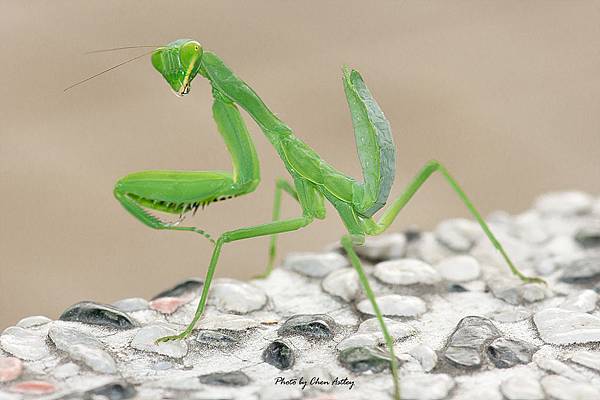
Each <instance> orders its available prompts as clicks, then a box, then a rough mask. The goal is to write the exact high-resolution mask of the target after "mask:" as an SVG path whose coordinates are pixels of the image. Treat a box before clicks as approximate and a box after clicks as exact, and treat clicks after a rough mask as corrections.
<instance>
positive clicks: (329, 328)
mask: <svg viewBox="0 0 600 400" xmlns="http://www.w3.org/2000/svg"><path fill="white" fill-rule="evenodd" d="M335 327H336V323H335V321H334V320H333V318H331V317H330V316H329V315H326V314H310V315H309V314H300V315H294V316H293V317H290V318H288V319H287V320H286V321H285V322H284V323H283V325H282V326H281V328H279V330H278V331H277V333H279V334H280V335H282V336H285V335H301V336H304V337H307V338H311V339H331V338H332V337H333V332H334V330H335Z"/></svg>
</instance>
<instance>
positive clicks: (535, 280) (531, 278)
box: [520, 276, 548, 286]
mask: <svg viewBox="0 0 600 400" xmlns="http://www.w3.org/2000/svg"><path fill="white" fill-rule="evenodd" d="M520 278H521V280H522V281H523V282H524V283H540V284H542V285H544V286H548V282H546V281H545V280H544V279H542V278H540V277H538V276H522V277H520Z"/></svg>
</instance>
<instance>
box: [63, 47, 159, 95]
mask: <svg viewBox="0 0 600 400" xmlns="http://www.w3.org/2000/svg"><path fill="white" fill-rule="evenodd" d="M107 51H108V50H107ZM153 51H154V50H152V51H149V52H147V53H144V54H141V55H139V56H136V57H133V58H130V59H129V60H125V61H123V62H120V63H119V64H117V65H114V66H112V67H110V68H108V69H105V70H104V71H102V72H98V73H97V74H94V75H92V76H90V77H89V78H85V79H84V80H82V81H79V82H77V83H74V84H72V85H71V86H69V87H67V88H65V90H63V92H66V91H67V90H71V89H73V88H74V87H75V86H79V85H81V84H82V83H85V82H87V81H89V80H91V79H94V78H96V77H98V76H100V75H102V74H105V73H107V72H109V71H112V70H113V69H115V68H119V67H120V66H122V65H125V64H127V63H130V62H132V61H135V60H138V59H140V58H142V57H145V56H147V55H149V54H152V52H153Z"/></svg>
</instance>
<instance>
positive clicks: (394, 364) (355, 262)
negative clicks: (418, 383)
mask: <svg viewBox="0 0 600 400" xmlns="http://www.w3.org/2000/svg"><path fill="white" fill-rule="evenodd" d="M353 238H354V240H353ZM356 238H357V236H351V235H346V236H344V237H343V238H342V240H341V242H342V246H343V247H344V249H345V250H346V253H347V255H348V258H349V259H350V263H352V266H353V267H354V269H355V270H356V272H357V273H358V279H359V281H360V284H361V286H362V287H363V289H364V290H365V294H366V295H367V298H368V299H369V302H370V303H371V306H373V310H374V311H375V316H376V317H377V321H379V326H380V328H381V332H382V333H383V337H384V339H385V344H386V346H387V348H388V351H389V352H390V369H391V370H392V378H393V379H394V399H396V400H400V381H399V377H398V359H397V358H396V355H395V354H394V340H393V339H392V337H391V336H390V333H389V332H388V330H387V326H386V325H385V322H384V321H383V315H382V314H381V310H380V309H379V305H378V304H377V301H376V300H375V294H374V293H373V290H372V289H371V285H369V280H368V279H367V275H366V274H365V271H364V270H363V267H362V264H361V262H360V259H359V258H358V256H357V255H356V251H354V248H353V245H354V244H360V243H355V242H356ZM359 238H360V239H362V240H361V242H362V241H364V236H359Z"/></svg>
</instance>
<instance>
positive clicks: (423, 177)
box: [366, 160, 545, 283]
mask: <svg viewBox="0 0 600 400" xmlns="http://www.w3.org/2000/svg"><path fill="white" fill-rule="evenodd" d="M434 172H439V173H440V174H442V176H443V177H444V178H445V179H446V181H447V182H448V184H450V186H451V187H452V189H454V191H455V192H456V194H457V195H458V197H459V198H460V199H461V200H462V202H463V203H464V204H465V206H466V207H467V209H468V210H469V212H470V213H471V214H472V215H473V217H475V220H476V221H477V222H478V223H479V226H481V229H483V232H484V233H485V235H486V236H487V238H488V239H489V240H490V242H491V243H492V245H493V246H494V247H495V248H496V249H497V250H498V251H499V252H500V254H501V255H502V258H503V259H504V261H505V262H506V264H507V265H508V267H509V268H510V270H511V272H512V273H513V274H514V275H516V276H517V277H519V278H520V279H521V280H522V281H523V282H526V283H532V282H537V283H545V281H544V280H543V279H541V278H538V277H529V276H526V275H524V274H523V273H522V272H521V271H520V270H519V269H518V268H517V267H516V266H515V265H514V264H513V262H512V260H511V259H510V257H509V256H508V254H507V253H506V251H505V250H504V248H503V247H502V245H501V244H500V242H499V241H498V239H496V236H494V234H493V233H492V231H491V229H490V227H489V226H488V225H487V224H486V222H485V221H484V219H483V217H482V216H481V214H480V213H479V211H477V209H476V208H475V206H474V205H473V203H472V202H471V200H470V199H469V198H468V197H467V195H466V194H465V192H464V191H463V190H462V188H461V187H460V185H459V184H458V182H457V181H456V180H455V179H454V178H453V177H452V175H450V173H449V172H448V170H447V169H446V167H444V166H443V165H442V164H440V163H439V162H438V161H435V160H432V161H429V162H428V163H427V164H425V166H424V167H423V168H422V169H421V171H419V173H418V174H417V176H416V177H415V178H414V179H413V180H412V181H411V182H410V183H409V184H408V186H407V188H406V189H405V191H404V193H402V194H401V195H400V196H399V197H398V198H397V199H396V200H395V201H394V202H393V203H392V205H391V206H390V207H389V208H388V209H387V210H386V211H385V212H384V214H383V215H382V216H381V218H380V219H379V221H378V222H377V223H375V222H372V223H369V222H368V221H372V220H368V221H367V227H366V228H367V229H366V230H367V233H368V234H369V235H379V234H381V233H383V232H384V231H385V230H386V229H387V228H389V226H390V225H391V224H392V222H393V221H394V220H395V219H396V217H397V216H398V213H399V212H400V210H402V208H403V207H404V206H405V205H406V204H407V203H408V202H409V201H410V199H411V198H412V197H413V196H414V194H415V193H416V192H417V190H419V188H420V187H421V186H422V185H423V184H424V183H425V182H426V181H427V179H428V178H429V177H430V176H431V175H432V174H433V173H434Z"/></svg>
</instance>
